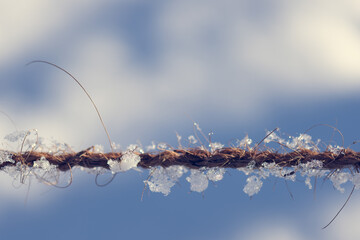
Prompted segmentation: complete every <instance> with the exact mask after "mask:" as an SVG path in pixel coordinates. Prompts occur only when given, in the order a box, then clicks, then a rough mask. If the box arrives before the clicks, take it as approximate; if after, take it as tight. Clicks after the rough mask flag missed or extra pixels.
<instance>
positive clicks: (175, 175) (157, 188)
mask: <svg viewBox="0 0 360 240" xmlns="http://www.w3.org/2000/svg"><path fill="white" fill-rule="evenodd" d="M187 171H188V170H187V169H186V168H185V167H183V166H171V167H168V168H163V167H157V168H153V169H152V170H151V174H150V179H149V180H145V181H144V183H145V184H146V185H147V186H149V189H150V191H152V192H160V193H162V194H164V195H165V196H167V195H169V193H170V191H171V188H172V187H173V186H174V185H175V184H176V182H177V181H178V180H179V179H180V178H181V177H182V175H183V174H184V173H186V172H187Z"/></svg>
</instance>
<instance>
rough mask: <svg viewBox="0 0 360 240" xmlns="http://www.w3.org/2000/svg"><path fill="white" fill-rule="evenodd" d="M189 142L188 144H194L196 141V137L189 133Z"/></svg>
mask: <svg viewBox="0 0 360 240" xmlns="http://www.w3.org/2000/svg"><path fill="white" fill-rule="evenodd" d="M188 140H189V143H190V144H196V143H197V142H198V141H197V140H196V138H195V137H194V135H190V136H189V137H188Z"/></svg>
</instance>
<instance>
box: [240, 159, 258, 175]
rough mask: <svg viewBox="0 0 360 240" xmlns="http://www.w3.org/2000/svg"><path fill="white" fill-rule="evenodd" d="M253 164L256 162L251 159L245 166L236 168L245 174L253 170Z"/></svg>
mask: <svg viewBox="0 0 360 240" xmlns="http://www.w3.org/2000/svg"><path fill="white" fill-rule="evenodd" d="M255 166H256V162H255V161H254V160H251V161H250V162H249V163H248V165H247V166H246V167H241V168H238V170H239V171H242V172H243V173H245V175H249V174H250V173H252V172H253V171H254V168H255Z"/></svg>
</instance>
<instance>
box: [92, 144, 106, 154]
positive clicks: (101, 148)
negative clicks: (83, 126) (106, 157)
mask: <svg viewBox="0 0 360 240" xmlns="http://www.w3.org/2000/svg"><path fill="white" fill-rule="evenodd" d="M93 149H94V150H93V151H94V152H95V153H104V146H102V145H99V144H96V145H94V148H93Z"/></svg>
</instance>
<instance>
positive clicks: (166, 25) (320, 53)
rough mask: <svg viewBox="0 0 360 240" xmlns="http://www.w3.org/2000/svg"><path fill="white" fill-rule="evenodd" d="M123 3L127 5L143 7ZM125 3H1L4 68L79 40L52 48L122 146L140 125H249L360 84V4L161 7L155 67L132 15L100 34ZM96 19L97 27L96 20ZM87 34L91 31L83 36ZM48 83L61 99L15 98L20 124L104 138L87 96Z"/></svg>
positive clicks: (59, 81) (60, 81) (59, 82)
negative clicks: (198, 121) (226, 121)
mask: <svg viewBox="0 0 360 240" xmlns="http://www.w3.org/2000/svg"><path fill="white" fill-rule="evenodd" d="M121 4H123V5H121V6H122V8H124V9H127V7H129V6H132V4H135V5H136V4H138V5H141V4H143V3H142V2H141V1H138V2H136V3H132V4H128V5H127V4H126V3H124V2H122V3H121ZM117 5H118V4H117V3H115V2H114V1H105V2H97V1H90V2H89V1H79V2H76V3H73V2H71V1H65V2H64V1H63V2H61V3H60V2H58V3H49V2H46V1H42V0H37V1H32V3H31V4H29V3H27V2H25V1H24V2H23V4H20V3H18V2H17V3H10V2H9V3H6V4H4V3H3V6H2V8H1V10H0V11H2V14H0V16H1V18H2V20H1V21H0V22H1V23H2V25H3V27H0V29H1V30H0V31H2V32H1V33H0V34H1V35H2V36H6V37H3V38H1V40H0V41H2V43H1V44H0V46H1V48H2V50H1V51H0V52H1V54H0V64H2V63H4V61H6V60H7V59H9V58H11V57H14V58H15V57H16V56H20V55H21V54H22V53H24V52H26V51H27V50H29V49H32V48H37V49H41V45H42V44H44V43H45V42H46V41H48V39H49V38H52V39H56V38H59V37H60V36H68V35H71V40H72V41H66V43H61V44H60V45H61V47H62V48H61V50H57V49H50V51H53V55H56V56H57V57H58V58H59V59H60V60H59V62H57V63H58V64H60V65H61V66H64V67H65V68H66V69H67V70H69V71H70V72H71V73H73V74H74V75H75V76H77V77H78V78H79V80H80V81H81V82H82V83H83V84H84V86H85V87H86V88H87V90H88V91H89V92H90V93H91V95H92V96H93V98H94V100H95V102H96V103H97V104H98V107H99V108H100V110H101V112H102V113H103V115H104V119H106V122H110V123H109V125H110V126H109V128H110V129H111V130H112V131H113V132H114V133H115V134H119V133H121V135H122V136H123V139H126V138H127V137H129V136H130V135H131V130H132V129H134V128H136V127H140V128H141V129H142V130H143V134H144V135H147V134H148V133H149V132H147V131H146V129H151V126H154V124H156V123H161V124H166V123H167V122H169V121H170V122H173V121H176V119H179V121H182V120H183V119H188V117H187V116H188V115H189V116H191V117H192V116H196V114H199V113H203V114H202V115H206V114H213V115H219V114H220V112H221V114H222V115H224V116H225V117H227V118H231V117H241V119H242V120H244V121H250V120H253V119H255V118H258V117H259V115H260V114H266V113H267V112H266V110H268V109H271V105H272V102H273V101H272V99H274V97H276V98H283V99H284V102H285V101H288V99H289V98H291V100H292V101H295V102H296V101H298V102H300V101H303V100H304V98H305V99H307V100H308V101H310V100H311V98H312V95H314V94H313V93H314V92H316V93H317V94H316V96H317V97H319V96H322V97H329V96H331V94H333V93H334V92H335V91H336V92H337V94H341V93H342V94H344V95H345V94H349V93H354V92H355V91H356V90H357V89H358V88H359V87H360V86H359V84H360V81H358V80H357V79H358V78H359V77H360V70H359V69H360V68H359V67H358V65H359V62H360V41H359V40H360V34H359V30H358V22H359V20H360V18H359V17H358V13H359V12H360V6H359V4H358V3H357V2H356V1H342V2H338V1H321V0H319V1H302V2H297V1H280V0H279V1H276V2H274V3H273V4H268V3H266V1H260V0H258V1H245V0H244V1H240V2H239V1H233V0H227V1H221V2H219V1H203V0H198V1H171V2H164V3H156V4H154V6H155V7H154V8H153V10H149V11H155V12H156V14H154V15H153V17H152V18H153V19H152V21H151V23H150V25H147V27H150V28H151V29H152V31H153V33H152V35H151V38H153V39H152V40H153V41H154V42H155V46H156V48H155V49H156V50H154V51H155V52H156V57H153V58H151V57H150V59H151V60H152V61H153V62H152V64H153V67H152V69H151V70H149V69H147V68H146V67H144V66H143V65H142V64H140V63H139V62H137V61H135V60H134V59H135V58H134V54H135V53H134V51H133V49H134V47H135V48H136V44H135V43H134V42H131V41H129V40H128V38H127V36H126V35H125V33H124V32H121V31H120V32H119V31H118V30H119V28H121V27H119V25H121V24H125V23H121V21H122V20H118V21H120V22H116V21H114V22H109V21H108V22H106V24H107V25H106V27H102V25H101V22H100V20H101V16H103V17H104V18H105V17H106V16H107V15H108V12H109V10H111V9H113V8H114V6H117ZM120 8H121V7H120ZM128 11H136V10H134V9H129V10H128ZM111 14H116V11H115V13H111ZM118 14H120V13H118ZM121 14H122V13H121ZM95 16H97V17H98V18H99V21H94V18H95ZM99 16H100V17H99ZM141 17H142V16H141V15H139V16H138V18H141ZM95 19H96V18H95ZM139 21H141V20H139ZM142 21H146V20H142ZM120 23H121V24H120ZM129 24H131V22H130V23H129ZM125 25H126V24H125ZM81 27H82V28H83V29H85V30H84V31H75V28H76V29H79V28H81ZM112 28H113V29H114V31H113V32H112V31H111V29H112ZM145 30H146V29H142V28H141V27H140V28H139V29H135V30H134V31H135V32H136V31H145ZM145 41H146V40H145ZM60 42H61V40H60ZM134 44H135V45H134ZM45 49H46V51H49V48H45ZM27 57H29V56H27ZM54 74H55V73H54ZM49 78H52V79H51V81H53V82H54V85H56V88H57V91H56V92H54V94H53V95H52V98H53V99H51V101H48V102H47V103H45V104H43V105H42V106H39V109H34V110H32V111H28V112H27V115H26V118H24V117H23V116H21V114H23V113H20V112H21V111H19V108H21V106H20V104H19V102H17V101H14V102H15V104H16V110H15V111H14V112H9V115H11V116H12V117H13V118H14V119H16V120H18V119H21V120H20V121H18V123H19V126H20V127H21V128H33V127H37V128H39V130H40V132H41V133H42V134H44V135H46V134H47V133H49V135H51V136H57V137H59V138H60V139H63V137H64V140H65V141H68V138H67V137H66V136H69V135H70V136H71V139H72V140H71V141H73V142H72V143H73V144H74V145H78V144H79V145H81V144H82V143H83V144H89V143H91V142H94V141H96V139H98V137H99V134H102V135H103V133H102V132H101V131H102V129H101V127H98V126H99V123H98V120H97V118H96V115H95V114H94V112H93V110H91V108H92V107H91V104H90V102H89V101H88V100H87V99H86V97H85V95H84V94H82V93H81V91H80V90H79V89H78V88H77V87H75V86H74V84H72V83H69V81H68V80H67V79H66V80H65V79H64V78H67V77H66V76H65V75H64V74H63V73H59V72H57V73H56V76H55V75H53V76H49ZM51 91H55V90H54V89H52V90H51ZM13 98H14V99H16V94H15V96H14V97H13ZM234 109H236V111H235V110H234ZM45 116H46V117H45ZM143 116H146V121H143ZM84 119H87V121H84ZM164 119H165V120H164ZM60 123H61V124H60ZM190 124H191V123H190V122H189V125H190ZM34 125H35V126H34ZM77 126H82V127H81V128H79V127H77ZM94 126H95V127H94ZM89 129H94V131H89ZM74 131H75V132H76V133H77V134H74ZM81 136H82V137H81ZM85 136H86V137H85ZM85 138H86V140H85ZM84 142H85V143H84ZM101 142H105V141H101Z"/></svg>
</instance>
